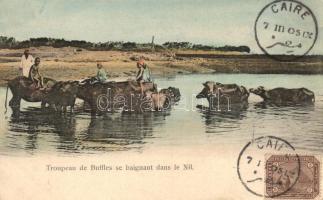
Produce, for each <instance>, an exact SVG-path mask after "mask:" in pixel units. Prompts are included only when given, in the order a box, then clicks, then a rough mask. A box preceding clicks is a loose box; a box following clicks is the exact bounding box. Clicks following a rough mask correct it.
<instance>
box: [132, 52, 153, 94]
mask: <svg viewBox="0 0 323 200" xmlns="http://www.w3.org/2000/svg"><path fill="white" fill-rule="evenodd" d="M137 68H138V72H137V76H136V81H137V82H139V84H140V88H141V95H144V89H143V88H144V87H143V84H144V83H145V82H152V78H151V72H150V69H149V67H148V66H147V64H146V63H145V60H144V58H140V60H139V61H138V62H137Z"/></svg>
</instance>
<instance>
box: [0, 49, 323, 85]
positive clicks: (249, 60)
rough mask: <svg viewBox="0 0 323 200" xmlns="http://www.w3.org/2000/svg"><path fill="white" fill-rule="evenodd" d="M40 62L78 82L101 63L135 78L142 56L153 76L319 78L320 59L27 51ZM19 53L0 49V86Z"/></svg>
mask: <svg viewBox="0 0 323 200" xmlns="http://www.w3.org/2000/svg"><path fill="white" fill-rule="evenodd" d="M30 52H31V54H32V55H33V56H34V57H37V56H38V57H40V58H41V69H40V70H41V73H42V74H43V76H46V77H51V78H54V79H56V80H80V79H83V78H87V77H89V76H94V75H95V74H96V62H101V63H102V64H103V66H104V68H105V69H106V70H107V71H108V74H109V77H110V78H113V79H115V78H132V77H134V76H135V74H136V71H137V68H136V60H138V58H139V57H140V56H144V57H145V59H146V62H147V64H148V65H149V66H150V68H151V70H152V73H153V75H154V76H169V75H176V74H191V73H294V74H322V73H323V59H322V57H321V56H316V57H311V58H306V59H299V60H297V61H293V62H279V61H275V60H273V59H270V58H268V57H267V56H256V55H244V54H240V53H236V52H225V53H221V52H203V51H200V52H199V51H197V52H190V51H184V52H130V51H129V52H121V51H87V50H84V49H81V50H80V49H78V50H77V49H76V48H72V47H67V48H51V47H37V48H30ZM22 53H23V50H22V49H0V85H5V84H6V82H7V80H8V79H13V78H14V77H16V76H18V75H19V74H20V71H19V63H20V58H21V55H22Z"/></svg>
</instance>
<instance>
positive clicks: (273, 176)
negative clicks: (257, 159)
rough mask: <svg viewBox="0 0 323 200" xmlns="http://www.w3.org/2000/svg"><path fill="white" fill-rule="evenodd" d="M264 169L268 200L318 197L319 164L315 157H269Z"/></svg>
mask: <svg viewBox="0 0 323 200" xmlns="http://www.w3.org/2000/svg"><path fill="white" fill-rule="evenodd" d="M299 163H300V165H299ZM298 166H299V167H298ZM265 169H266V170H265V171H266V196H268V197H270V198H275V199H314V198H315V197H317V196H318V195H319V192H320V162H319V161H318V160H317V159H316V158H315V156H286V155H271V156H270V157H269V159H267V161H266V168H265ZM298 170H299V172H298Z"/></svg>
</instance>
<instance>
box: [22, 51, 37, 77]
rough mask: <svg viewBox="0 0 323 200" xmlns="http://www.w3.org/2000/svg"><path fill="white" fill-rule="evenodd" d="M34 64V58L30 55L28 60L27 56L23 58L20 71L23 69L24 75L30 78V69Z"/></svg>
mask: <svg viewBox="0 0 323 200" xmlns="http://www.w3.org/2000/svg"><path fill="white" fill-rule="evenodd" d="M33 64H34V58H33V56H32V55H28V57H27V58H26V56H25V55H22V57H21V63H20V69H22V75H23V76H25V77H29V71H30V67H31V66H32V65H33Z"/></svg>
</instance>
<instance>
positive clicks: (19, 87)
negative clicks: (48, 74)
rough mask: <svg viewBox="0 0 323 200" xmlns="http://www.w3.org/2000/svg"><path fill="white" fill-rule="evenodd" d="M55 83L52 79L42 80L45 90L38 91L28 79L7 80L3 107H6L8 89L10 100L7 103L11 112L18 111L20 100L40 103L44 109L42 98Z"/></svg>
mask: <svg viewBox="0 0 323 200" xmlns="http://www.w3.org/2000/svg"><path fill="white" fill-rule="evenodd" d="M55 83H56V81H55V80H53V79H50V78H44V88H46V89H39V88H37V86H36V85H35V84H34V83H33V82H32V81H31V80H30V79H28V78H27V77H24V76H19V77H17V78H15V79H13V80H9V81H8V86H7V94H6V103H5V105H6V106H7V97H8V88H10V90H11V93H12V98H11V100H10V101H9V106H10V107H11V108H12V109H13V110H15V111H19V109H20V101H21V99H23V100H25V101H28V102H42V104H41V105H42V107H45V105H46V101H44V97H45V96H46V93H47V92H48V91H49V90H50V88H51V87H52V86H53V85H54V84H55Z"/></svg>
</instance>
